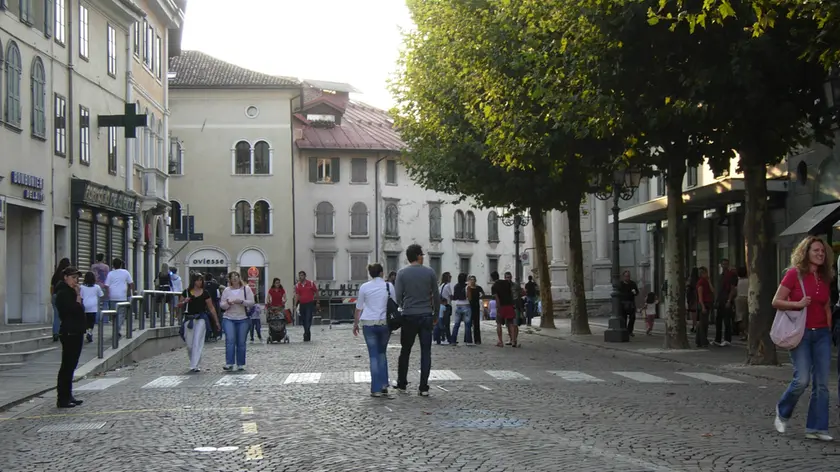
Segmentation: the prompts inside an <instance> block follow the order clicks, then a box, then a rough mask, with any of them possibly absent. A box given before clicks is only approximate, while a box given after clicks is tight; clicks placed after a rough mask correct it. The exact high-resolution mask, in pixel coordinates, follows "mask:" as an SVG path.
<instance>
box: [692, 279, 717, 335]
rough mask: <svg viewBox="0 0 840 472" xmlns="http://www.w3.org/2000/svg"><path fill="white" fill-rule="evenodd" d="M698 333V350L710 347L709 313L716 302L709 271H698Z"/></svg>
mask: <svg viewBox="0 0 840 472" xmlns="http://www.w3.org/2000/svg"><path fill="white" fill-rule="evenodd" d="M697 277H698V278H697V332H696V335H695V340H694V342H695V343H696V344H697V347H698V348H703V347H709V312H711V310H712V303H713V301H714V295H712V294H713V293H714V289H713V288H712V283H711V282H709V270H708V269H706V268H705V267H700V268H698V269H697Z"/></svg>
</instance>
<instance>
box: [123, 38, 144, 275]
mask: <svg viewBox="0 0 840 472" xmlns="http://www.w3.org/2000/svg"><path fill="white" fill-rule="evenodd" d="M132 36H134V27H133V26H132V27H129V28H128V34H126V35H125V37H126V39H127V40H126V42H125V43H126V48H125V57H127V58H128V60H126V61H125V102H126V103H134V87H133V86H132V82H133V77H132V74H131V65H132V64H133V63H134V53H133V52H132V50H131V48H132V47H133V45H134V41H133V39H134V38H133V37H132ZM137 111H138V112H139V111H140V110H137ZM135 131H136V128H135ZM135 139H136V138H135ZM123 142H124V143H125V191H126V192H131V191H132V190H134V182H132V180H133V177H134V146H131V145H129V144H128V143H129V138H126V137H125V136H124V135H123ZM132 231H133V230H132ZM132 259H133V258H132ZM131 265H134V264H131Z"/></svg>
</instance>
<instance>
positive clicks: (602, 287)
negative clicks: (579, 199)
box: [592, 198, 612, 299]
mask: <svg viewBox="0 0 840 472" xmlns="http://www.w3.org/2000/svg"><path fill="white" fill-rule="evenodd" d="M609 214H610V210H609V208H608V206H607V201H606V200H601V199H600V198H596V199H595V261H594V262H593V263H592V270H593V272H594V280H593V282H594V283H593V287H592V292H593V293H592V295H593V298H596V299H604V298H609V296H610V293H611V292H612V275H611V271H612V262H611V261H610V254H609V242H610V239H609V235H610V233H611V231H610V228H609Z"/></svg>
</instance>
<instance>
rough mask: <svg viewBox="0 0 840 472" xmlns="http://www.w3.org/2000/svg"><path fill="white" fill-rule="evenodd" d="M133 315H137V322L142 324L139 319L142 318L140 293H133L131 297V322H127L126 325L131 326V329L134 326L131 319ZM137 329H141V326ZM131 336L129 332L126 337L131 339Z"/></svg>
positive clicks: (141, 297)
mask: <svg viewBox="0 0 840 472" xmlns="http://www.w3.org/2000/svg"><path fill="white" fill-rule="evenodd" d="M135 316H136V317H137V321H138V323H139V324H141V325H142V322H141V321H140V320H142V319H143V296H142V295H134V296H133V297H131V319H132V323H131V324H129V325H128V326H130V327H131V328H132V331H133V328H134V321H133V320H134V317H135ZM138 328H139V327H138ZM139 329H143V328H139ZM131 336H132V334H131V333H129V334H128V336H127V337H128V338H129V339H131Z"/></svg>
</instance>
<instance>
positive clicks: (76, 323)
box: [55, 267, 87, 408]
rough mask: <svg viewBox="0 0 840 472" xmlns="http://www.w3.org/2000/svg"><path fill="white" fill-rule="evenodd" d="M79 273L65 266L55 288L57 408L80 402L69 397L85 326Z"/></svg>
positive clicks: (80, 352) (71, 395)
mask: <svg viewBox="0 0 840 472" xmlns="http://www.w3.org/2000/svg"><path fill="white" fill-rule="evenodd" d="M81 274H82V273H81V272H80V271H79V270H78V269H76V268H75V267H67V268H65V269H64V270H63V271H62V272H61V275H62V279H63V280H61V281H59V282H58V283H57V284H56V285H55V306H56V308H57V309H58V316H59V318H60V319H61V327H60V329H59V337H60V339H61V367H60V368H59V369H58V387H57V389H56V390H57V391H58V402H57V404H56V406H58V407H59V408H73V407H75V406H77V405H81V404H82V401H81V400H76V399H75V398H73V372H75V370H76V366H77V365H78V364H79V356H81V354H82V341H83V338H84V334H85V329H86V327H87V320H86V318H85V308H84V306H83V305H82V295H81V294H80V287H79V276H80V275H81Z"/></svg>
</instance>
